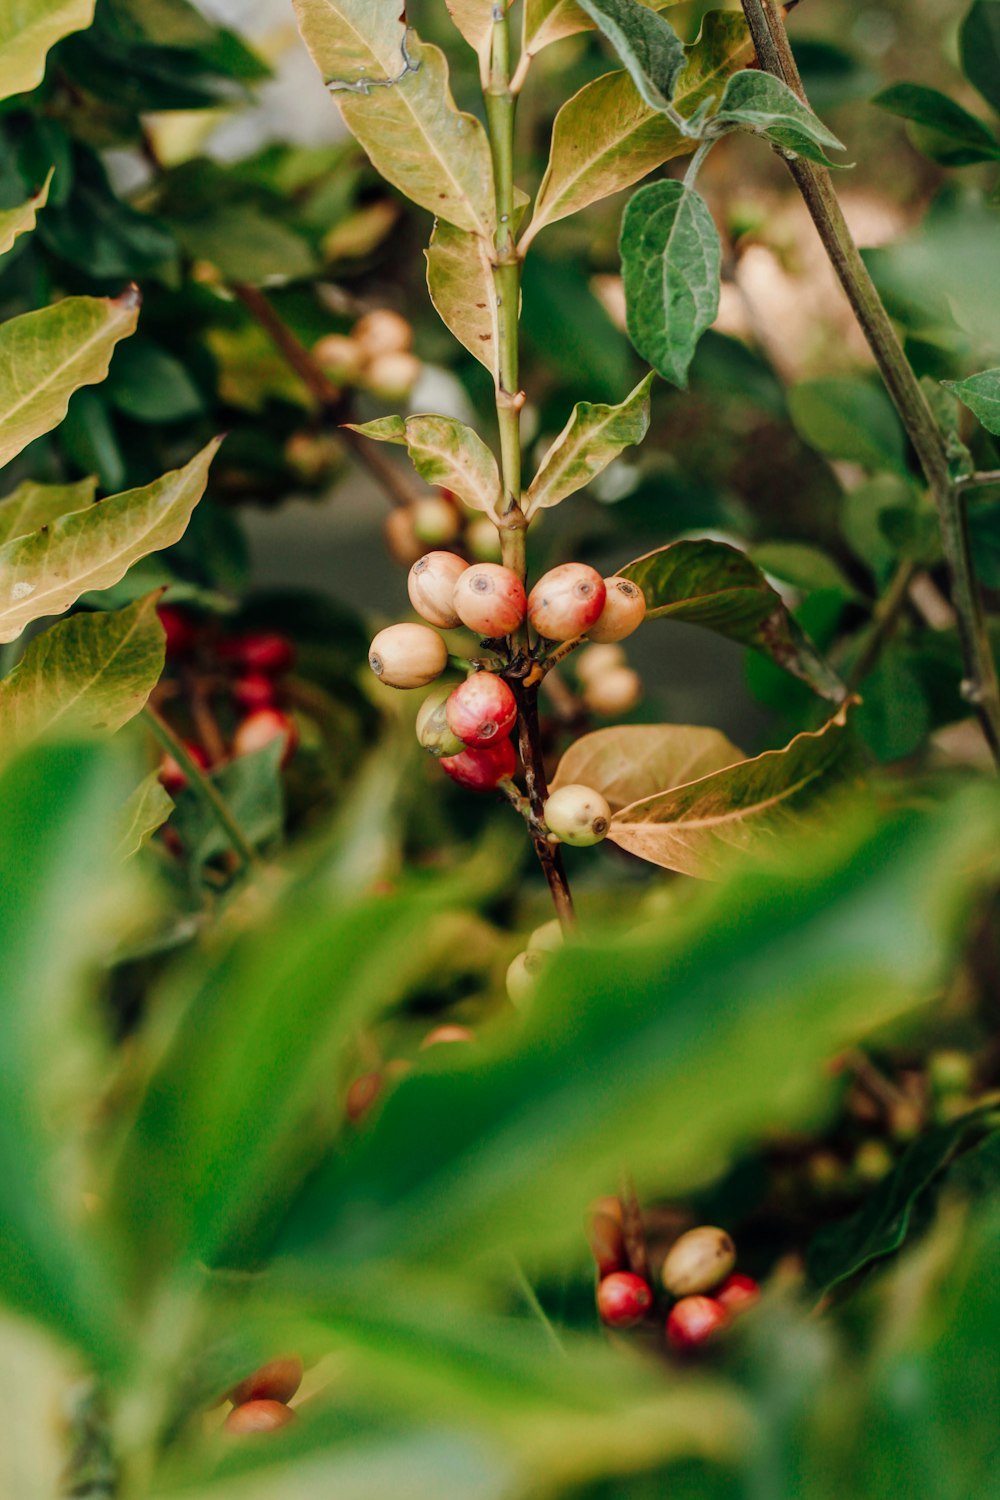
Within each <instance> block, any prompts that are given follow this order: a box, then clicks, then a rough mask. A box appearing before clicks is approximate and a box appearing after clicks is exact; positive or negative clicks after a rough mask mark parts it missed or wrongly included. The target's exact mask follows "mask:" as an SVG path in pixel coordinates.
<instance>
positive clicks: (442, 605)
mask: <svg viewBox="0 0 1000 1500" xmlns="http://www.w3.org/2000/svg"><path fill="white" fill-rule="evenodd" d="M468 566H469V564H468V563H467V562H466V561H465V559H464V558H462V557H457V556H456V555H455V553H454V552H428V553H426V554H425V556H423V557H418V558H417V560H416V562H415V563H414V564H413V567H412V568H411V569H410V576H409V578H408V579H407V581H406V588H407V592H408V593H409V596H410V603H411V604H412V605H413V608H414V609H415V610H416V612H417V614H418V615H422V616H423V618H424V619H425V620H427V621H428V622H429V623H430V624H431V625H437V626H438V627H439V629H441V630H454V629H455V627H456V625H459V624H461V621H460V620H459V617H458V613H457V612H456V609H455V585H456V583H457V582H458V580H459V579H460V578H461V576H462V574H463V573H464V572H465V570H466V568H467V567H468Z"/></svg>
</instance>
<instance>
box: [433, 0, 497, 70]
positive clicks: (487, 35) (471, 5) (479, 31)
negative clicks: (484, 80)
mask: <svg viewBox="0 0 1000 1500" xmlns="http://www.w3.org/2000/svg"><path fill="white" fill-rule="evenodd" d="M510 3H511V0H503V7H502V9H503V10H506V9H508V8H509V6H510ZM445 4H446V5H447V7H448V14H449V15H450V16H451V19H452V20H453V21H454V23H455V25H456V26H457V27H458V29H459V31H460V32H461V33H462V35H463V36H464V37H465V40H466V41H467V42H468V44H469V46H470V47H471V48H472V49H473V51H474V52H475V53H476V54H477V55H478V57H479V65H480V68H481V69H482V70H483V71H484V73H485V72H486V70H487V69H488V67H489V60H490V43H491V41H492V37H493V10H494V5H495V0H445Z"/></svg>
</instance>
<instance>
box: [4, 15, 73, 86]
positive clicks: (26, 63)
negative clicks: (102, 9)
mask: <svg viewBox="0 0 1000 1500" xmlns="http://www.w3.org/2000/svg"><path fill="white" fill-rule="evenodd" d="M93 15H94V0H5V4H4V5H3V6H2V7H0V99H8V98H9V97H10V95H11V94H25V93H27V92H28V90H29V89H33V88H35V87H36V86H37V85H38V84H40V83H41V81H42V78H43V76H44V74H45V58H46V54H47V52H48V50H49V48H50V47H53V46H54V45H55V44H56V42H58V41H60V40H61V39H62V38H63V37H64V36H68V35H69V33H70V32H71V31H80V30H82V29H83V27H85V26H89V25H90V22H91V20H92V18H93Z"/></svg>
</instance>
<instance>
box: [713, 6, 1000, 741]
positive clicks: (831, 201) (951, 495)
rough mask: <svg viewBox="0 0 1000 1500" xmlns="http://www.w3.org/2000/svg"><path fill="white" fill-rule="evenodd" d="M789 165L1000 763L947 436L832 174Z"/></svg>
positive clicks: (770, 39) (789, 67)
mask: <svg viewBox="0 0 1000 1500" xmlns="http://www.w3.org/2000/svg"><path fill="white" fill-rule="evenodd" d="M741 3H742V6H743V13H744V15H745V16H746V19H747V24H748V26H749V28H750V34H751V36H752V37H753V41H754V46H755V47H756V50H757V58H758V61H759V63H760V65H761V67H763V68H764V69H766V71H767V72H769V73H773V74H774V75H775V77H777V78H781V79H782V80H783V81H784V82H785V83H787V84H788V86H789V87H790V88H792V89H793V90H794V91H795V92H796V93H797V94H798V95H799V97H800V98H801V99H802V100H803V101H804V102H806V103H808V101H807V100H806V96H805V92H804V90H803V88H802V80H801V78H800V77H799V72H798V68H797V67H796V64H795V58H794V56H793V54H792V49H791V45H790V43H789V40H788V34H787V32H786V31H785V26H784V22H783V21H782V19H781V17H780V15H779V14H778V12H777V10H776V8H775V6H774V4H773V0H741ZM786 160H787V165H788V168H789V171H790V172H791V174H792V176H793V178H794V179H795V182H796V185H797V187H798V189H799V192H800V193H801V194H802V197H803V199H804V201H805V204H806V207H807V208H808V210H809V213H810V215H811V217H812V220H813V223H814V224H815V226H816V229H817V231H818V233H819V236H820V239H821V241H822V243H823V248H824V249H825V250H826V253H827V255H828V256H829V258H830V262H831V264H832V266H833V268H834V271H835V272H836V274H837V277H838V279H839V281H840V284H841V286H842V287H843V289H844V291H845V293H846V295H847V298H848V301H849V302H850V304H851V307H852V309H853V311H854V315H855V317H856V318H857V320H858V323H859V325H860V327H861V330H862V332H863V333H864V335H865V338H866V339H867V341H868V344H869V347H870V348H871V351H872V353H873V355H874V356H875V361H876V363H877V365H878V367H879V370H880V372H881V375H882V379H883V380H884V382H885V385H886V389H887V390H888V392H889V395H890V396H891V397H892V400H893V404H894V405H895V407H896V410H897V412H898V413H899V417H900V420H901V421H902V423H903V426H904V428H905V429H906V433H907V436H908V437H909V439H910V442H911V444H912V445H913V449H914V452H915V453H916V455H917V458H918V460H919V462H920V467H921V468H922V470H923V472H924V477H925V478H926V480H927V484H928V487H929V489H930V491H931V493H932V495H933V497H934V502H935V505H936V507H937V512H938V524H939V526H940V530H941V542H942V548H943V551H944V555H945V560H946V562H947V564H948V571H949V574H950V577H951V592H952V602H953V604H954V606H955V613H956V616H957V619H958V632H959V640H960V642H961V647H962V658H963V662H964V666H965V678H966V680H965V682H964V683H963V685H962V691H963V694H964V696H965V697H966V699H967V700H968V701H969V702H970V703H971V704H973V706H974V707H975V709H976V712H977V714H978V715H979V720H980V723H981V725H982V728H983V733H984V734H985V735H986V738H987V741H988V743H989V745H990V749H991V750H992V752H993V756H994V759H995V760H997V761H1000V681H998V678H997V671H996V664H995V662H994V660H993V652H992V648H991V646H990V639H989V631H988V628H987V621H986V614H985V611H984V609H983V604H982V598H981V596H980V592H979V588H978V586H977V583H976V578H975V571H974V567H973V562H972V552H971V548H970V545H969V536H968V530H967V527H966V519H965V510H964V507H963V505H962V499H961V486H960V485H959V484H958V483H957V482H956V481H955V480H954V479H953V478H952V475H951V473H950V470H949V467H948V454H947V447H946V443H945V439H944V436H943V434H942V432H941V429H940V428H939V427H938V424H937V422H936V421H935V420H934V415H933V413H932V411H931V409H930V407H929V405H928V403H927V400H926V397H925V396H924V393H923V391H922V390H921V388H920V382H919V381H918V380H917V377H916V375H915V374H914V371H913V368H912V366H911V364H910V362H909V360H908V359H907V357H906V354H905V353H904V351H903V346H902V344H901V343H900V341H899V338H898V336H897V334H896V330H895V328H894V327H893V324H892V320H891V319H890V317H889V314H888V313H887V312H886V310H885V307H884V305H883V303H882V300H881V298H880V297H879V294H878V292H877V290H876V288H875V283H874V282H873V281H872V279H871V276H870V275H869V273H868V268H867V266H866V265H865V263H864V261H863V259H862V257H861V253H860V251H859V250H858V247H857V245H856V244H855V242H854V238H853V236H852V235H851V232H850V230H849V228H848V227H847V221H846V220H845V218H844V214H843V210H842V209H841V207H840V203H839V202H838V199H837V195H836V193H835V191H834V187H833V182H832V180H831V177H830V174H829V172H828V171H827V170H826V169H825V168H824V167H820V166H817V165H815V164H814V163H813V162H809V161H804V160H803V159H802V158H801V157H794V156H793V157H790V158H786Z"/></svg>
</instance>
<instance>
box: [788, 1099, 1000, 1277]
mask: <svg viewBox="0 0 1000 1500" xmlns="http://www.w3.org/2000/svg"><path fill="white" fill-rule="evenodd" d="M988 1116H989V1111H981V1110H976V1111H973V1112H972V1113H970V1114H967V1115H962V1116H961V1117H960V1118H959V1119H957V1120H951V1121H949V1122H948V1123H947V1124H946V1125H937V1126H934V1127H933V1128H932V1129H930V1130H927V1131H925V1132H924V1134H923V1135H922V1136H920V1137H919V1138H918V1139H917V1140H915V1141H914V1142H913V1143H912V1145H910V1146H909V1147H907V1149H906V1151H905V1152H904V1154H903V1156H902V1157H901V1158H900V1161H899V1163H898V1165H897V1166H896V1167H895V1169H894V1170H893V1171H892V1172H890V1173H889V1174H888V1176H886V1177H884V1178H883V1179H882V1181H881V1182H880V1183H879V1184H878V1185H877V1187H875V1188H874V1189H873V1190H872V1192H871V1194H870V1195H869V1197H868V1199H867V1201H866V1203H865V1205H864V1207H863V1208H862V1209H861V1210H860V1211H859V1212H858V1213H856V1214H852V1215H851V1217H850V1218H849V1219H842V1220H840V1221H838V1222H837V1223H834V1224H830V1225H829V1226H828V1227H827V1228H825V1229H822V1230H820V1232H819V1234H817V1235H816V1236H815V1238H814V1239H813V1241H812V1243H811V1245H810V1246H809V1253H808V1257H807V1265H808V1269H809V1275H810V1278H811V1279H812V1281H813V1282H815V1284H816V1285H817V1286H818V1287H820V1288H821V1289H822V1290H823V1292H824V1293H826V1292H830V1291H832V1290H833V1288H834V1287H836V1286H839V1285H840V1283H841V1282H844V1281H849V1280H850V1279H851V1277H852V1276H856V1275H857V1274H858V1272H859V1271H863V1270H864V1269H865V1267H866V1266H869V1265H871V1264H872V1262H873V1261H876V1260H881V1259H883V1258H884V1257H885V1256H887V1255H892V1254H893V1252H894V1251H896V1250H898V1249H899V1248H900V1247H901V1246H902V1245H903V1244H904V1243H905V1241H906V1237H907V1235H908V1233H909V1231H910V1225H911V1222H912V1219H913V1214H914V1211H915V1209H916V1208H917V1206H918V1204H919V1202H920V1200H921V1199H922V1198H923V1197H924V1196H925V1194H926V1193H927V1190H928V1188H929V1187H930V1186H931V1185H932V1183H933V1182H934V1180H935V1179H936V1178H937V1177H939V1176H940V1175H941V1173H942V1172H944V1171H945V1169H946V1168H947V1166H948V1165H949V1163H950V1162H951V1161H952V1160H953V1158H954V1156H955V1154H956V1152H957V1151H959V1150H960V1149H961V1148H962V1147H963V1146H965V1145H966V1143H967V1142H968V1141H969V1140H970V1139H971V1138H972V1137H974V1136H977V1135H980V1136H981V1135H982V1134H983V1132H984V1130H985V1129H986V1120H987V1118H988ZM994 1139H996V1137H994Z"/></svg>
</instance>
